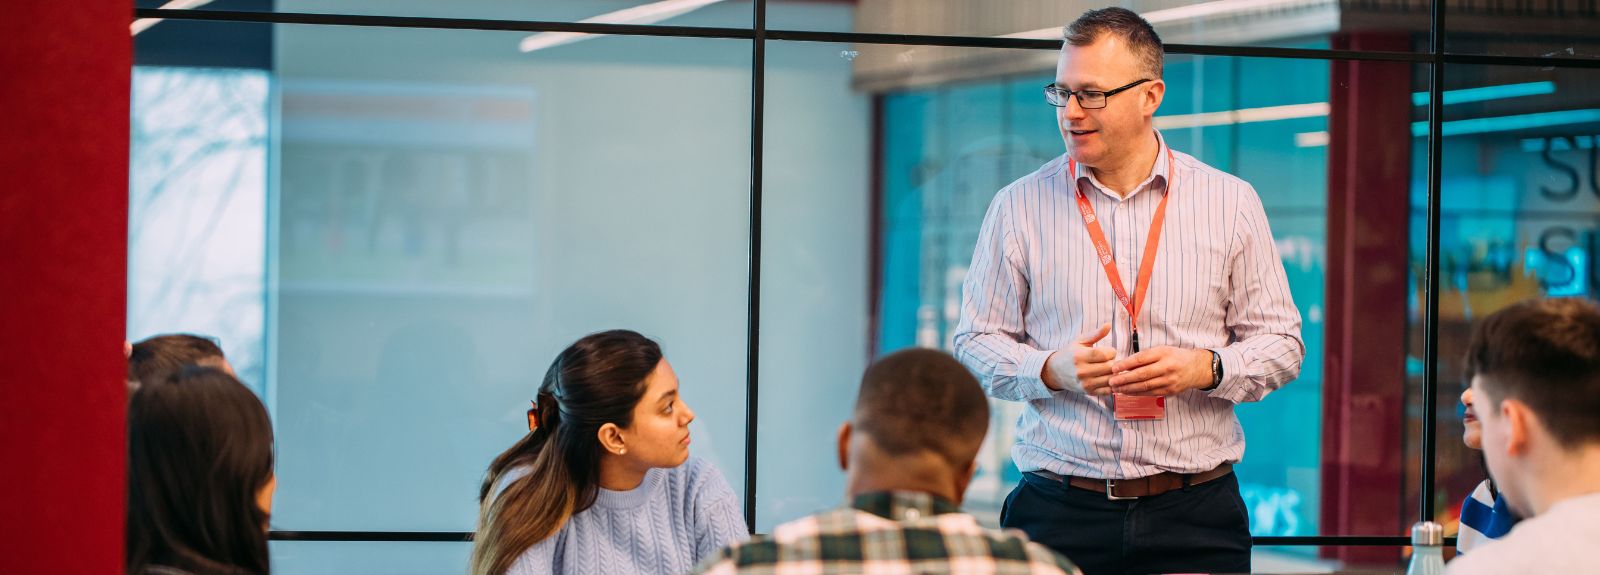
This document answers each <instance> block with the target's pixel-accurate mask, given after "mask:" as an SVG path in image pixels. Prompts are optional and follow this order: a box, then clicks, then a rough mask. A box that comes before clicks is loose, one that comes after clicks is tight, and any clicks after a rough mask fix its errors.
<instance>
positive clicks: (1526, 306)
mask: <svg viewBox="0 0 1600 575" xmlns="http://www.w3.org/2000/svg"><path fill="white" fill-rule="evenodd" d="M1466 367H1467V377H1468V380H1469V381H1470V382H1471V386H1472V389H1473V394H1472V395H1473V413H1474V414H1476V416H1477V419H1478V421H1479V424H1480V426H1481V428H1482V436H1481V443H1482V447H1483V455H1484V459H1485V461H1486V462H1487V463H1488V467H1489V473H1490V475H1491V476H1492V477H1494V482H1495V483H1494V484H1495V486H1496V487H1498V488H1499V491H1500V493H1501V494H1502V495H1503V496H1504V497H1505V499H1506V502H1507V503H1509V504H1510V507H1511V509H1512V510H1513V511H1515V512H1516V513H1517V514H1519V515H1521V516H1523V517H1532V516H1534V515H1538V514H1539V513H1541V512H1543V510H1544V509H1546V508H1548V506H1550V505H1552V504H1554V503H1556V501H1558V500H1559V499H1560V498H1561V497H1563V495H1562V494H1561V492H1560V490H1559V489H1554V488H1552V487H1551V486H1552V485H1554V484H1559V483H1570V482H1573V481H1577V482H1579V483H1587V484H1590V485H1597V486H1600V476H1596V475H1593V472H1592V471H1585V468H1584V467H1583V466H1582V464H1581V463H1579V462H1582V461H1584V460H1586V459H1587V460H1588V461H1595V458H1594V455H1596V454H1597V453H1600V452H1597V449H1600V416H1597V415H1596V414H1600V308H1597V307H1595V305H1594V304H1592V303H1590V302H1587V301H1583V300H1578V299H1547V300H1534V301H1527V302H1522V303H1519V304H1516V305H1513V306H1511V307H1508V308H1506V309H1503V310H1500V311H1498V312H1495V313H1493V314H1490V315H1489V316H1488V317H1485V318H1484V319H1483V321H1482V322H1480V323H1479V324H1478V325H1477V326H1476V327H1475V328H1474V330H1473V335H1472V342H1471V344H1470V345H1469V347H1468V353H1467V366H1466ZM1588 469H1593V468H1592V467H1590V468H1588ZM1586 474H1587V475H1586Z"/></svg>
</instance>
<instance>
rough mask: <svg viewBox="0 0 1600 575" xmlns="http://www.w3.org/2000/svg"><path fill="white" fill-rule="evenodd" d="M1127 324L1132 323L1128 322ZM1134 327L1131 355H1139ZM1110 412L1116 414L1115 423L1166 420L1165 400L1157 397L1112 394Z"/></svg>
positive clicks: (1137, 335) (1136, 333)
mask: <svg viewBox="0 0 1600 575" xmlns="http://www.w3.org/2000/svg"><path fill="white" fill-rule="evenodd" d="M1128 323H1130V324H1131V323H1133V322H1132V321H1131V320H1130V321H1129V322H1128ZM1134 327H1135V329H1134V330H1133V336H1132V338H1131V339H1132V343H1133V353H1139V330H1138V329H1137V326H1134ZM1111 411H1112V413H1114V414H1116V418H1117V421H1159V420H1162V419H1166V418H1167V398H1165V397H1162V396H1159V395H1153V396H1152V395H1123V394H1120V393H1117V394H1112V396H1111Z"/></svg>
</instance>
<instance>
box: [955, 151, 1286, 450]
mask: <svg viewBox="0 0 1600 575" xmlns="http://www.w3.org/2000/svg"><path fill="white" fill-rule="evenodd" d="M1157 140H1158V142H1160V143H1159V146H1160V152H1159V154H1158V155H1157V158H1158V159H1157V160H1156V163H1155V166H1154V167H1153V169H1152V170H1151V172H1150V176H1149V178H1147V179H1146V180H1145V181H1144V182H1142V183H1140V184H1139V186H1138V187H1136V188H1135V189H1134V191H1133V192H1131V193H1129V194H1128V196H1127V197H1126V198H1123V197H1120V196H1118V195H1117V194H1115V193H1114V192H1111V191H1110V190H1109V189H1107V188H1106V187H1105V186H1103V185H1102V184H1100V182H1099V181H1097V180H1096V179H1095V177H1094V176H1093V175H1092V174H1091V173H1090V171H1089V168H1087V167H1085V166H1082V165H1079V166H1078V169H1077V173H1075V174H1068V173H1067V167H1068V165H1069V164H1068V161H1067V156H1065V155H1063V156H1061V157H1059V158H1056V159H1055V160H1052V161H1051V162H1050V163H1047V164H1045V165H1044V167H1042V168H1040V169H1039V170H1038V171H1036V172H1034V173H1032V174H1030V175H1028V176H1026V177H1024V178H1022V179H1020V180H1017V181H1016V182H1013V183H1012V184H1011V185H1009V186H1006V187H1005V189H1002V190H1000V192H999V193H998V194H996V195H995V198H994V200H993V202H991V203H990V205H989V211H988V213H987V214H986V215H985V216H984V219H983V227H982V229H981V230H980V231H979V233H978V244H977V247H976V249H975V250H974V253H973V256H972V265H971V268H970V269H969V270H968V272H967V276H966V282H965V286H964V290H963V297H962V304H961V323H960V326H959V327H957V328H956V332H955V336H954V344H955V350H956V356H957V357H958V358H960V359H961V361H962V362H963V363H964V364H966V365H967V367H969V368H971V369H972V370H973V371H975V372H977V374H978V376H979V378H980V380H981V381H982V382H983V386H984V389H985V391H987V392H988V394H989V395H990V396H991V397H994V398H996V399H1003V400H1009V401H1019V402H1026V403H1027V408H1026V409H1024V410H1023V413H1022V416H1021V418H1020V419H1019V420H1018V421H1017V442H1016V445H1015V446H1014V448H1013V451H1012V458H1013V459H1014V460H1015V461H1016V463H1017V466H1018V468H1020V469H1021V470H1022V471H1035V470H1047V471H1050V472H1054V473H1057V474H1060V475H1075V476H1080V477H1091V478H1095V479H1129V478H1137V477H1144V476H1148V475H1154V474H1156V473H1160V472H1162V471H1173V472H1177V473H1198V472H1201V471H1206V470H1209V469H1212V468H1215V467H1216V466H1218V465H1220V464H1222V463H1224V462H1237V461H1239V459H1240V458H1242V457H1243V456H1244V430H1243V428H1241V427H1240V425H1239V419H1238V417H1237V416H1235V415H1234V411H1233V410H1234V406H1235V405H1236V404H1238V403H1240V402H1246V401H1259V400H1260V399H1261V398H1263V397H1265V396H1266V395H1267V394H1268V393H1270V392H1272V391H1273V390H1275V389H1277V388H1279V387H1281V386H1282V385H1283V384H1284V383H1286V382H1288V381H1289V380H1292V379H1294V378H1295V377H1296V376H1298V375H1299V373H1300V363H1301V360H1303V359H1304V358H1305V343H1304V341H1302V340H1301V338H1300V312H1299V311H1298V310H1297V309H1296V308H1295V306H1294V301H1293V299H1292V298H1291V297H1290V295H1289V284H1288V280H1287V278H1286V277H1285V275H1284V269H1283V262H1282V260H1281V259H1279V256H1278V250H1277V246H1276V245H1275V244H1274V243H1273V238H1272V231H1271V229H1270V228H1269V227H1268V226H1267V218H1266V213H1265V211H1264V210H1263V209H1262V206H1261V199H1260V198H1259V197H1258V196H1257V195H1256V193H1255V190H1254V189H1253V188H1251V187H1250V185H1249V184H1247V183H1245V182H1244V181H1243V180H1240V179H1239V178H1237V177H1234V176H1232V175H1229V174H1227V173H1224V172H1222V171H1220V170H1217V169H1215V168H1212V167H1211V166H1207V165H1205V164H1204V163H1201V162H1200V161H1199V160H1197V159H1195V158H1194V157H1192V156H1189V155H1187V154H1183V153H1174V154H1173V156H1172V158H1173V160H1172V161H1174V162H1175V163H1176V166H1174V169H1173V179H1175V180H1177V186H1176V188H1175V189H1173V190H1171V194H1172V197H1171V199H1170V200H1168V205H1167V214H1166V223H1165V225H1164V226H1163V228H1162V230H1161V244H1160V246H1159V250H1158V253H1157V254H1156V256H1155V257H1156V261H1155V264H1154V269H1153V270H1152V271H1151V278H1150V288H1149V292H1148V293H1147V294H1146V295H1145V299H1144V303H1143V304H1142V305H1141V307H1140V314H1139V318H1138V319H1139V339H1140V344H1141V346H1142V349H1151V348H1154V347H1157V346H1174V347H1180V348H1189V349H1210V350H1214V351H1216V352H1217V353H1218V355H1219V356H1220V357H1221V359H1222V366H1223V373H1224V378H1223V381H1222V383H1221V385H1219V386H1218V387H1217V388H1216V389H1214V390H1211V391H1201V390H1187V391H1184V392H1182V393H1180V394H1178V395H1176V396H1173V397H1169V398H1167V403H1166V418H1165V419H1163V420H1157V421H1117V420H1116V418H1115V417H1114V415H1113V412H1112V409H1111V401H1110V398H1109V397H1095V396H1090V395H1088V394H1085V393H1084V392H1083V388H1082V385H1081V384H1080V383H1079V382H1077V381H1068V382H1064V383H1066V386H1067V388H1066V389H1063V390H1060V391H1053V390H1051V389H1050V388H1048V387H1046V386H1045V384H1044V380H1043V379H1042V377H1041V372H1042V370H1043V368H1044V364H1045V360H1046V359H1047V358H1049V357H1050V355H1051V354H1052V353H1054V352H1055V350H1059V349H1066V348H1067V347H1068V346H1069V345H1070V344H1071V343H1072V342H1073V340H1075V339H1077V338H1078V337H1079V336H1080V335H1081V334H1083V333H1084V332H1087V331H1089V330H1091V329H1095V328H1097V327H1099V326H1100V325H1101V324H1104V323H1110V324H1111V326H1112V328H1111V335H1110V336H1108V337H1107V338H1106V339H1105V340H1103V341H1101V342H1100V343H1099V345H1101V346H1106V347H1113V346H1114V347H1115V348H1116V349H1117V357H1118V358H1119V359H1120V358H1123V357H1127V356H1128V355H1130V354H1131V345H1130V341H1129V339H1130V338H1129V330H1130V328H1129V322H1128V314H1127V311H1126V310H1125V309H1124V308H1123V307H1122V306H1121V304H1119V303H1118V302H1117V299H1116V295H1115V293H1114V292H1113V291H1112V289H1111V284H1110V283H1109V282H1108V280H1107V279H1106V274H1105V270H1104V268H1103V267H1102V266H1101V265H1100V262H1099V260H1098V258H1096V257H1095V249H1094V244H1093V243H1092V242H1091V240H1090V239H1089V234H1088V231H1087V230H1086V229H1085V228H1084V223H1083V218H1082V216H1081V215H1080V214H1079V213H1078V207H1077V200H1076V198H1075V194H1074V192H1073V185H1074V184H1075V185H1076V186H1077V187H1078V189H1081V190H1083V192H1084V195H1085V196H1086V197H1087V198H1089V201H1090V203H1091V204H1092V205H1093V206H1094V209H1095V214H1096V215H1097V216H1098V219H1099V221H1100V222H1099V223H1100V225H1101V226H1102V227H1103V229H1104V231H1105V235H1106V241H1107V242H1108V243H1109V244H1110V245H1111V249H1112V252H1113V254H1114V255H1115V257H1116V265H1117V269H1118V271H1119V273H1121V275H1122V278H1123V281H1124V282H1126V289H1128V290H1129V292H1130V295H1131V293H1132V290H1133V287H1134V285H1135V282H1137V281H1138V278H1137V273H1138V270H1139V264H1140V261H1139V260H1140V259H1141V258H1142V257H1143V254H1144V244H1145V240H1146V238H1147V237H1148V234H1149V230H1150V223H1151V219H1152V217H1153V215H1154V213H1155V209H1156V205H1157V204H1158V203H1159V202H1160V200H1161V195H1162V194H1165V193H1168V189H1167V178H1166V175H1167V163H1168V157H1169V156H1168V154H1167V151H1168V150H1167V147H1166V141H1165V139H1164V138H1162V137H1161V136H1160V134H1159V133H1158V134H1157Z"/></svg>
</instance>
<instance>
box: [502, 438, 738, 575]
mask: <svg viewBox="0 0 1600 575" xmlns="http://www.w3.org/2000/svg"><path fill="white" fill-rule="evenodd" d="M519 471H520V472H519ZM522 473H526V471H525V470H514V471H512V472H509V473H507V474H506V475H507V478H506V479H505V480H504V481H503V483H502V485H503V484H505V483H509V482H510V481H511V479H513V478H515V477H518V476H520V475H521V474H522ZM748 538H749V530H748V529H747V528H746V527H745V524H744V514H742V513H740V511H739V500H738V498H737V497H735V496H734V494H733V489H732V488H730V487H728V480H726V479H723V477H722V473H721V472H719V471H717V469H716V468H715V467H713V466H712V465H711V464H710V463H706V462H705V461H703V460H701V459H699V458H696V457H690V458H689V460H688V461H686V462H684V464H683V465H679V466H677V467H674V468H671V469H652V470H650V471H649V472H648V473H646V474H645V476H644V482H643V483H641V484H639V487H637V488H634V489H633V490H631V491H610V490H607V489H600V490H599V493H598V495H597V496H596V497H595V500H594V506H592V507H590V508H588V509H586V510H584V511H583V512H582V513H578V514H577V515H573V516H572V518H571V519H569V520H567V524H566V525H564V526H562V527H561V531H558V532H556V534H555V535H553V536H551V537H549V538H548V539H545V540H544V541H540V542H539V543H538V544H536V545H534V546H533V547H531V548H529V549H528V550H527V551H526V552H524V553H523V554H522V556H521V557H518V558H517V562H516V563H514V564H512V566H511V570H510V571H509V572H508V573H509V575H543V574H546V573H549V574H555V575H633V574H640V575H672V574H675V573H688V572H689V571H690V570H692V569H694V566H695V565H696V564H698V563H699V562H700V560H701V559H704V558H705V557H707V556H709V555H711V554H713V553H715V552H716V551H717V550H718V549H721V548H722V546H724V545H727V544H729V543H733V542H737V541H744V540H745V539H748Z"/></svg>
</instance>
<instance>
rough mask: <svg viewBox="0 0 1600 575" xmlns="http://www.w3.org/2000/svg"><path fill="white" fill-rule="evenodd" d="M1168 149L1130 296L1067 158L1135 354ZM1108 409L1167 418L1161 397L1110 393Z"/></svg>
mask: <svg viewBox="0 0 1600 575" xmlns="http://www.w3.org/2000/svg"><path fill="white" fill-rule="evenodd" d="M1173 163H1174V162H1173V158H1172V150H1171V149H1168V150H1167V189H1166V192H1165V193H1164V194H1162V196H1161V203H1160V204H1157V205H1156V213H1155V216H1154V217H1153V218H1151V220H1150V235H1149V237H1148V238H1146V239H1145V242H1144V258H1143V259H1141V260H1140V261H1139V279H1138V284H1137V285H1135V286H1134V293H1133V297H1132V298H1129V297H1128V290H1127V289H1126V288H1124V287H1123V284H1122V274H1121V273H1119V272H1117V261H1116V258H1115V256H1113V255H1112V253H1111V244H1110V243H1109V242H1107V241H1106V234H1105V232H1104V231H1103V230H1102V229H1101V228H1100V222H1099V220H1098V219H1097V218H1096V217H1095V213H1094V206H1093V205H1090V203H1089V198H1088V197H1087V196H1085V195H1084V194H1083V190H1082V189H1078V186H1077V181H1076V180H1077V177H1078V162H1077V161H1076V160H1068V165H1067V173H1069V174H1071V177H1072V178H1073V180H1074V181H1073V189H1074V190H1075V191H1077V195H1078V213H1079V214H1080V215H1082V216H1083V225H1084V227H1085V228H1087V229H1088V230H1089V239H1091V240H1093V241H1094V249H1095V255H1097V256H1099V259H1100V265H1101V266H1103V267H1105V270H1106V280H1107V281H1109V282H1110V283H1111V291H1113V292H1115V293H1116V294H1117V302H1118V303H1119V304H1121V305H1122V307H1123V309H1124V310H1126V311H1127V312H1128V327H1129V328H1130V334H1131V335H1130V338H1129V339H1130V343H1131V344H1132V347H1133V353H1139V308H1140V307H1141V306H1142V305H1143V304H1144V295H1145V293H1146V292H1148V291H1149V289H1150V272H1151V270H1153V269H1154V268H1155V261H1156V248H1157V246H1159V245H1160V243H1161V226H1162V224H1163V223H1165V221H1166V216H1167V199H1168V198H1171V197H1172V191H1173V188H1174V185H1173V181H1172V166H1173ZM1111 407H1112V412H1113V413H1114V414H1115V415H1116V419H1117V421H1151V420H1161V419H1166V417H1167V398H1165V397H1161V396H1147V395H1142V396H1135V395H1123V394H1120V393H1118V394H1113V395H1112V396H1111Z"/></svg>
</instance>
